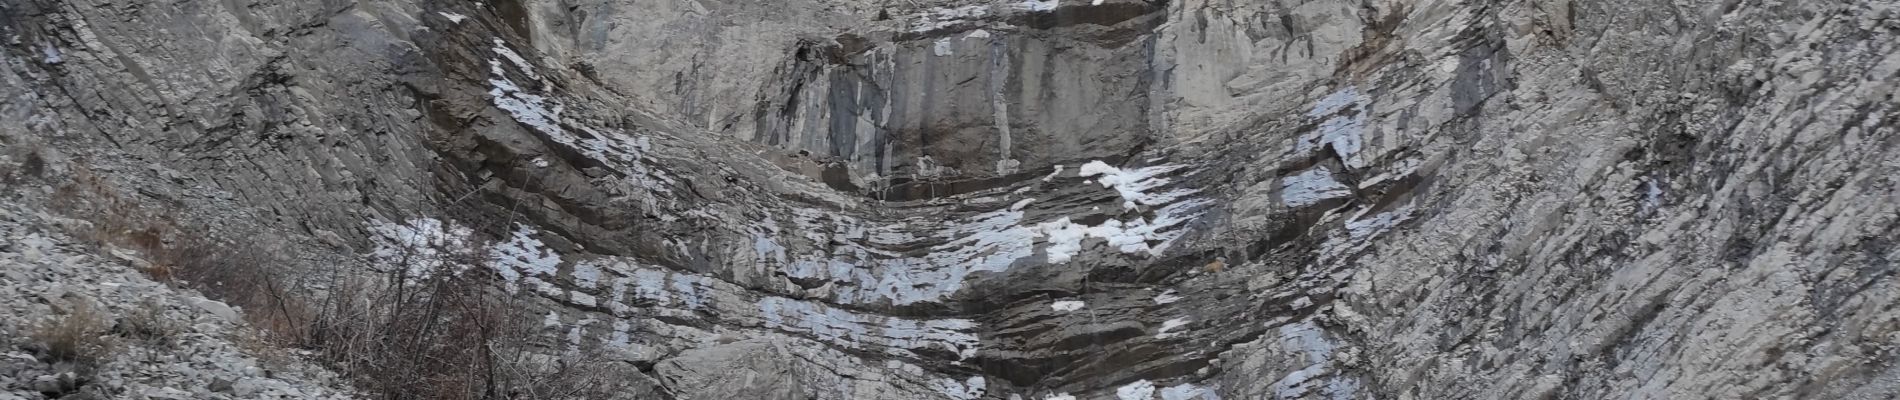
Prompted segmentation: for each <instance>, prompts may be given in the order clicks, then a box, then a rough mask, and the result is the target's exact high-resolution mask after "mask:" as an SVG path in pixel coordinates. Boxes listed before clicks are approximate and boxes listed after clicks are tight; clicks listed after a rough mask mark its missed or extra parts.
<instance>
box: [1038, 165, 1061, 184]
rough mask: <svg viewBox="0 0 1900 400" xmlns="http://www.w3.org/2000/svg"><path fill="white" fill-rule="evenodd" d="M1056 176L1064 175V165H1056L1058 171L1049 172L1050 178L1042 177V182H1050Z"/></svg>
mask: <svg viewBox="0 0 1900 400" xmlns="http://www.w3.org/2000/svg"><path fill="white" fill-rule="evenodd" d="M1056 175H1062V164H1056V170H1055V171H1052V172H1049V176H1044V177H1042V181H1043V182H1048V181H1049V180H1050V179H1055V178H1056Z"/></svg>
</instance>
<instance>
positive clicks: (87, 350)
mask: <svg viewBox="0 0 1900 400" xmlns="http://www.w3.org/2000/svg"><path fill="white" fill-rule="evenodd" d="M111 329H112V318H111V317H109V316H107V315H106V314H105V312H103V311H100V310H98V309H95V308H93V306H92V305H90V304H87V303H86V302H74V303H73V304H72V305H71V306H70V307H68V311H67V312H66V313H65V314H62V315H58V316H53V317H47V318H46V319H45V320H42V321H40V322H39V324H37V325H35V326H34V327H33V331H32V333H31V334H30V336H31V337H32V339H33V342H34V343H37V344H39V345H40V350H41V351H43V352H44V353H45V354H44V356H45V357H44V359H46V361H52V362H56V363H57V362H68V363H74V364H77V365H82V366H96V365H99V364H101V363H103V362H104V361H105V360H106V359H107V358H108V356H110V354H111V352H112V347H113V344H114V343H113V340H112V336H111V335H110V330H111Z"/></svg>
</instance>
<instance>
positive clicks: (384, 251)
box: [369, 218, 508, 280]
mask: <svg viewBox="0 0 1900 400" xmlns="http://www.w3.org/2000/svg"><path fill="white" fill-rule="evenodd" d="M369 233H370V239H371V240H372V241H374V242H376V250H374V251H372V252H371V253H370V259H371V262H373V263H375V265H377V266H378V267H379V268H380V269H382V270H385V271H398V270H400V271H404V273H405V274H406V276H407V277H409V278H412V279H415V280H421V279H427V278H428V277H430V276H433V275H434V274H435V273H436V272H438V271H449V272H450V273H451V274H460V273H461V272H462V271H464V270H467V269H468V265H465V264H462V263H460V262H457V261H456V260H459V259H466V257H464V256H467V255H469V254H471V253H472V252H473V250H472V246H471V244H470V243H469V240H468V239H469V236H470V235H472V234H473V233H474V231H473V230H470V229H469V228H468V227H465V226H461V225H459V224H452V223H444V222H442V221H441V220H438V219H435V218H416V219H411V220H409V221H408V222H405V223H401V224H397V223H391V222H386V221H370V223H369ZM503 278H504V279H506V278H508V277H507V276H505V275H504V276H503Z"/></svg>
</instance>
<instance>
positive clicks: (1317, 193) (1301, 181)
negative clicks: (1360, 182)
mask: <svg viewBox="0 0 1900 400" xmlns="http://www.w3.org/2000/svg"><path fill="white" fill-rule="evenodd" d="M1280 189H1281V190H1280V201H1281V202H1284V203H1286V205H1288V206H1292V207H1305V206H1310V205H1314V204H1318V203H1319V202H1322V201H1326V200H1331V199H1336V198H1340V197H1346V196H1348V195H1351V194H1352V189H1351V188H1348V187H1346V185H1343V184H1340V183H1339V181H1335V180H1333V173H1332V171H1328V170H1327V169H1326V167H1323V166H1322V167H1313V169H1310V170H1306V171H1305V172H1301V173H1299V174H1295V175H1293V176H1288V177H1285V178H1282V179H1281V180H1280Z"/></svg>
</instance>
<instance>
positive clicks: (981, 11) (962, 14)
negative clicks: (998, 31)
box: [910, 4, 989, 33]
mask: <svg viewBox="0 0 1900 400" xmlns="http://www.w3.org/2000/svg"><path fill="white" fill-rule="evenodd" d="M987 14H989V7H988V6H985V5H981V4H979V5H970V6H963V7H956V8H942V7H938V8H932V9H930V10H929V11H925V12H924V13H923V14H921V15H918V16H916V17H914V22H912V24H911V28H910V31H911V32H920V33H921V32H929V31H934V30H938V29H944V28H949V27H951V26H955V25H956V24H958V23H961V22H964V21H966V20H972V19H977V18H982V17H983V16H984V15H987Z"/></svg>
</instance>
